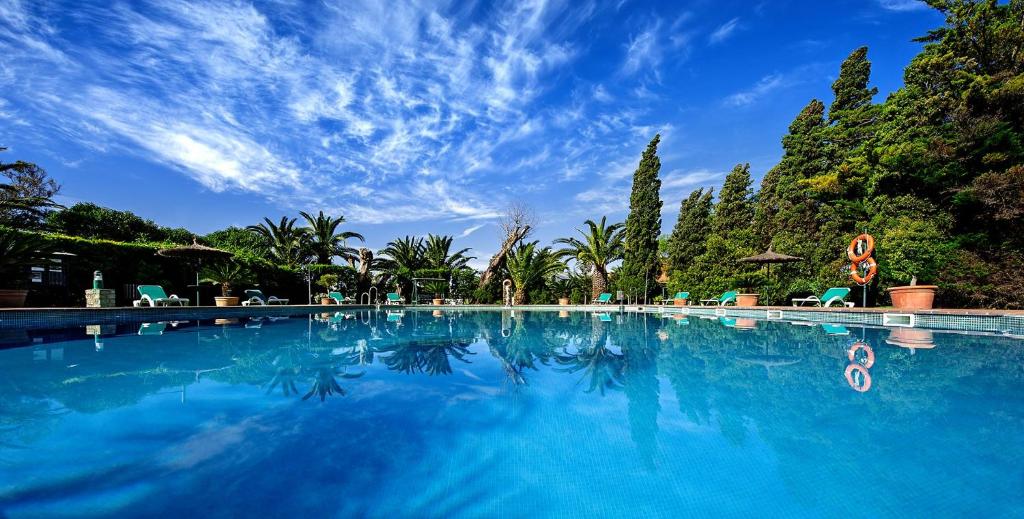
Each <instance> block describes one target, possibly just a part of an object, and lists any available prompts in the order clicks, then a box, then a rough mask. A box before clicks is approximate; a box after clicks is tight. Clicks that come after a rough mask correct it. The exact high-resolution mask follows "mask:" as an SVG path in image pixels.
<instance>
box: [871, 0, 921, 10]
mask: <svg viewBox="0 0 1024 519" xmlns="http://www.w3.org/2000/svg"><path fill="white" fill-rule="evenodd" d="M876 1H877V2H878V5H879V6H880V7H881V8H882V9H886V10H888V11H918V10H921V9H927V8H928V4H926V3H924V2H922V1H921V0H876Z"/></svg>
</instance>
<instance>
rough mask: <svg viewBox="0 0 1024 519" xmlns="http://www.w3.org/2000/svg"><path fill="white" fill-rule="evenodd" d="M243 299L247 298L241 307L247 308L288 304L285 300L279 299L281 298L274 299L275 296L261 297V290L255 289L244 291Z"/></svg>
mask: <svg viewBox="0 0 1024 519" xmlns="http://www.w3.org/2000/svg"><path fill="white" fill-rule="evenodd" d="M245 297H247V298H248V299H246V300H245V301H242V306H249V305H258V306H266V305H286V304H288V300H287V299H281V298H279V297H275V296H270V297H267V296H265V295H263V291H262V290H257V289H250V290H246V291H245Z"/></svg>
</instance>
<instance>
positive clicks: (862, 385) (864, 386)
mask: <svg viewBox="0 0 1024 519" xmlns="http://www.w3.org/2000/svg"><path fill="white" fill-rule="evenodd" d="M855 371H856V372H857V373H859V374H860V377H861V379H860V381H858V380H856V379H855V378H854V374H853V373H854V372H855ZM843 374H844V375H846V383H847V384H849V385H850V387H851V388H853V390H854V391H857V392H858V393H867V392H868V390H869V389H871V374H870V373H868V368H865V367H864V366H861V365H860V364H850V365H849V366H846V371H845V372H844V373H843Z"/></svg>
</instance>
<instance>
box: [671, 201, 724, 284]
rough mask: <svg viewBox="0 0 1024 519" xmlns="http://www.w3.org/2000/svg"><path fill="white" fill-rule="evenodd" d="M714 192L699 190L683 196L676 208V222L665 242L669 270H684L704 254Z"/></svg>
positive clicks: (709, 227)
mask: <svg viewBox="0 0 1024 519" xmlns="http://www.w3.org/2000/svg"><path fill="white" fill-rule="evenodd" d="M713 198H714V190H713V189H708V190H707V191H705V190H704V189H703V188H701V189H698V190H696V191H694V192H692V193H690V196H688V197H686V199H684V200H683V202H682V203H681V204H680V207H679V219H678V220H676V226H675V228H673V229H672V236H671V237H670V238H669V242H668V261H669V271H670V272H671V271H676V270H685V269H686V267H687V266H689V264H690V263H691V262H693V260H694V259H695V258H696V257H697V256H700V255H701V254H703V253H704V245H705V242H707V239H708V232H709V231H710V230H711V208H712V207H713V205H714V202H713Z"/></svg>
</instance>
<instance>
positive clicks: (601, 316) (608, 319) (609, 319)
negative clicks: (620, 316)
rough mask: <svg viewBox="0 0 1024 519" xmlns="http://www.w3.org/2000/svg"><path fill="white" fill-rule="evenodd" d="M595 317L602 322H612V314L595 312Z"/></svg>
mask: <svg viewBox="0 0 1024 519" xmlns="http://www.w3.org/2000/svg"><path fill="white" fill-rule="evenodd" d="M597 318H598V319H599V320H600V321H601V322H604V323H610V322H612V316H611V315H610V314H597Z"/></svg>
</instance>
